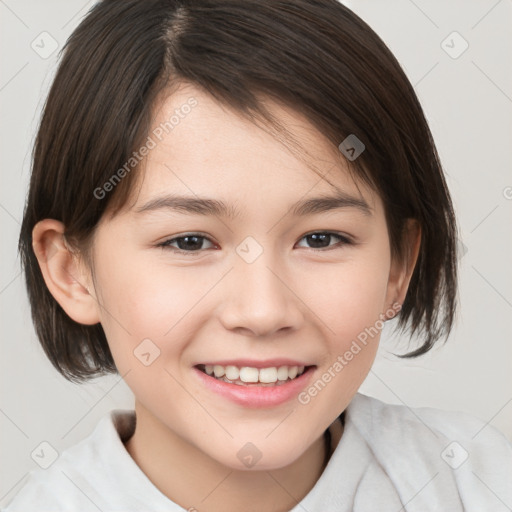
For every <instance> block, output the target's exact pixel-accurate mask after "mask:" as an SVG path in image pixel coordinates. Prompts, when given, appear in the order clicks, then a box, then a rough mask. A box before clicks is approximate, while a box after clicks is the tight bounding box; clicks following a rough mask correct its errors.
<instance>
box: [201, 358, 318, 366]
mask: <svg viewBox="0 0 512 512" xmlns="http://www.w3.org/2000/svg"><path fill="white" fill-rule="evenodd" d="M199 365H212V366H215V365H219V366H236V367H238V368H243V367H244V366H246V367H247V366H248V367H250V368H272V367H274V366H275V367H279V366H304V367H306V366H313V365H311V364H308V363H304V362H301V361H296V360H294V359H287V358H276V359H265V360H263V361H256V360H254V359H223V360H222V361H205V362H203V363H199V364H197V365H195V366H199Z"/></svg>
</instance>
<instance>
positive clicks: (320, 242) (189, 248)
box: [157, 231, 352, 256]
mask: <svg viewBox="0 0 512 512" xmlns="http://www.w3.org/2000/svg"><path fill="white" fill-rule="evenodd" d="M333 239H338V240H339V242H338V243H337V244H334V245H332V244H331V243H330V242H332V241H333ZM300 240H307V242H308V243H309V244H312V247H309V248H310V249H313V250H316V251H325V250H332V249H336V248H341V247H342V246H344V245H351V244H352V241H351V240H350V239H349V238H348V237H346V236H343V235H340V234H338V233H333V232H331V231H315V232H313V233H309V234H307V235H304V236H303V237H302V238H301V239H300ZM204 241H207V242H209V243H210V244H212V246H213V245H214V244H213V243H212V242H211V240H210V239H209V238H208V237H206V236H204V235H201V234H200V233H190V234H187V235H183V236H178V237H175V238H170V239H169V240H165V241H163V242H161V243H159V244H157V247H162V248H163V249H171V250H172V251H174V252H177V253H179V254H185V255H187V256H193V255H196V254H199V253H200V252H201V251H202V250H204V247H203V242H204ZM173 244H176V245H177V247H176V246H175V245H173Z"/></svg>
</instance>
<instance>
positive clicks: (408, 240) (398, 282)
mask: <svg viewBox="0 0 512 512" xmlns="http://www.w3.org/2000/svg"><path fill="white" fill-rule="evenodd" d="M403 237H404V259H403V261H398V260H396V259H394V260H393V261H392V262H391V268H390V272H389V280H388V287H387V293H386V305H387V307H392V306H393V305H394V304H396V303H398V304H399V305H400V306H401V305H402V304H403V303H404V300H405V296H406V294H407V290H408V288H409V283H410V281H411V277H412V274H413V272H414V268H415V266H416V261H417V260H418V254H419V251H420V245H421V227H420V225H419V223H418V221H417V220H416V219H406V223H405V226H404V234H403ZM393 309H394V308H393Z"/></svg>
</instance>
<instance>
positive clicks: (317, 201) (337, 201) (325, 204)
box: [135, 191, 373, 220]
mask: <svg viewBox="0 0 512 512" xmlns="http://www.w3.org/2000/svg"><path fill="white" fill-rule="evenodd" d="M346 208H354V209H356V210H358V211H360V212H361V213H362V214H364V215H365V216H372V212H373V209H372V208H371V207H370V206H369V205H368V203H367V202H366V201H365V200H364V199H360V198H357V197H353V196H351V195H349V194H346V193H345V192H342V191H338V192H337V193H336V194H335V195H325V196H319V197H313V198H309V199H304V200H301V201H298V202H297V203H295V204H294V205H292V207H291V208H290V212H291V214H292V215H293V216H296V217H303V216H306V215H313V214H315V213H322V212H328V211H332V210H339V209H346ZM157 210H171V211H176V212H179V213H185V214H192V215H194V214H195V215H205V216H207V215H211V216H214V217H224V218H229V219H232V220H234V219H236V218H237V217H239V216H240V211H239V210H237V209H236V208H235V207H234V205H231V204H226V203H224V202H223V201H219V200H217V199H210V198H207V197H197V196H196V197H193V196H177V195H166V196H162V197H157V198H154V199H151V200H150V201H148V202H147V203H145V204H144V205H142V206H139V207H138V208H136V209H135V212H136V213H146V212H153V211H157Z"/></svg>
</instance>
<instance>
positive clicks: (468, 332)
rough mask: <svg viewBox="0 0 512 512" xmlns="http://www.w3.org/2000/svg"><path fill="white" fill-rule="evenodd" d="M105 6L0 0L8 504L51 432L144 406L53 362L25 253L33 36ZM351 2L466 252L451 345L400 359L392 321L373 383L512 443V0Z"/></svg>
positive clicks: (65, 29) (43, 89)
mask: <svg viewBox="0 0 512 512" xmlns="http://www.w3.org/2000/svg"><path fill="white" fill-rule="evenodd" d="M93 3H94V2H87V3H85V2H83V1H82V0H66V1H64V0H52V1H45V2H41V1H36V0H31V1H28V0H23V1H14V0H0V17H1V35H0V37H1V41H0V48H1V59H2V65H1V76H0V109H1V119H2V123H1V128H0V129H1V133H0V141H1V145H2V151H1V173H2V175H1V191H0V225H1V230H2V238H1V246H0V247H1V249H0V250H1V265H0V306H1V321H2V323H1V333H2V344H1V368H0V378H1V385H2V387H1V390H2V392H1V402H0V404H1V405H0V428H1V432H2V443H1V454H0V457H1V461H2V464H1V466H2V467H1V473H0V503H5V502H6V501H7V500H8V499H9V498H10V497H11V496H12V495H13V494H14V493H15V492H16V491H17V490H18V489H19V488H20V486H21V485H22V484H23V483H24V481H25V477H26V474H27V472H28V471H29V470H30V469H32V468H34V467H36V465H35V464H36V463H35V462H34V460H33V459H32V458H31V453H32V452H33V451H34V450H35V449H36V448H37V447H38V446H39V445H40V443H41V442H43V441H47V442H48V443H50V444H51V445H52V446H53V447H54V448H55V450H57V452H59V453H60V452H62V450H64V449H65V448H67V447H68V446H70V445H73V444H75V443H76V442H78V441H79V440H80V439H82V438H83V437H85V436H86V435H87V434H88V433H89V432H90V431H91V430H92V429H93V428H94V426H95V425H96V423H97V421H98V419H99V418H100V417H101V416H103V415H104V414H106V413H107V412H108V411H109V410H111V409H114V408H132V407H133V398H132V395H131V392H130V390H129V389H128V388H127V386H126V385H125V384H124V381H122V380H121V379H120V377H118V376H112V377H108V378H102V379H99V380H97V381H96V382H93V383H90V384H87V385H82V386H77V385H73V384H71V383H69V382H67V381H65V380H64V379H63V378H62V377H60V376H59V375H58V374H57V372H56V371H55V370H54V369H53V367H52V366H51V365H50V363H49V362H48V361H47V360H46V358H45V356H44V354H43V352H42V349H41V348H40V347H39V345H38V342H37V340H36V337H35V334H34V330H33V327H32V324H31V319H30V313H29V306H28V301H27V298H26V294H25V290H24V283H23V280H22V276H21V275H20V268H19V259H18V258H17V254H16V247H17V239H18V233H19V227H20V222H21V218H22V211H23V204H24V198H25V193H26V190H27V185H28V179H29V167H30V151H31V148H32V144H33V140H34V134H35V131H36V128H37V123H38V120H39V115H40V109H41V107H42V104H43V101H44V98H45V96H46V93H47V90H48V87H49V85H50V82H51V78H52V76H53V73H54V72H55V68H56V56H57V52H54V53H53V54H52V55H51V56H49V57H48V58H46V59H43V58H41V56H40V55H38V53H36V52H35V51H34V50H33V49H32V48H31V43H32V41H34V40H35V41H36V42H37V41H40V34H41V33H42V32H44V31H46V32H48V33H49V34H51V36H52V37H53V38H54V39H55V40H56V41H57V43H58V47H59V49H60V48H61V46H62V44H63V43H64V42H65V40H66V38H67V37H68V36H69V34H70V33H71V31H72V30H73V29H74V28H75V27H76V26H77V24H78V23H79V21H80V19H81V18H82V16H83V15H84V14H85V12H86V11H87V10H88V8H89V7H90V6H92V5H93ZM345 3H346V4H347V5H349V6H350V7H351V8H352V9H353V10H354V11H355V12H356V13H357V14H359V15H360V16H361V17H362V18H363V19H364V20H365V21H367V22H368V23H369V25H370V26H371V27H373V28H374V30H375V31H376V32H377V33H378V34H379V35H380V36H381V37H382V38H383V40H384V41H385V42H386V43H387V44H388V46H389V47H390V48H391V50H392V51H393V52H394V53H395V55H396V56H397V58H398V60H399V62H400V63H401V64H402V66H403V67H404V70H405V72H406V74H407V75H408V77H409V79H410V80H411V82H412V84H413V85H414V86H415V89H416V92H417V94H418V96H419V98H420V101H421V103H422V105H423V107H424V110H425V113H426V115H427V118H428V120H429V123H430V126H431V129H432V132H433V134H434V138H435V140H436V143H437V147H438V150H439V152H440V156H441V159H442V162H443V164H444V167H445V170H446V173H447V180H448V184H449V187H450V191H451V193H452V195H453V199H454V203H455V208H456V212H457V216H458V220H459V224H460V229H461V240H460V242H461V243H462V244H463V246H464V247H465V250H467V252H466V253H465V254H464V255H463V257H462V258H461V261H460V297H461V313H460V316H459V319H458V323H457V325H456V327H455V329H454V331H453V333H452V335H451V336H450V339H449V341H448V343H447V344H446V345H445V346H443V347H439V348H438V349H436V350H433V351H432V352H431V353H429V354H428V355H426V356H423V357H421V358H420V359H416V360H408V361H407V360H406V361H398V360H396V358H394V357H393V356H392V355H391V354H390V350H393V349H395V350H396V349H397V347H398V345H394V344H392V343H390V342H389V336H388V333H387V330H386V329H385V330H384V333H383V337H382V343H381V349H380V351H379V355H378V359H377V361H376V363H375V365H374V367H373V369H372V371H371V373H370V375H369V377H368V379H367V380H366V381H365V383H364V384H363V386H362V388H361V391H362V392H364V393H367V394H370V395H373V396H376V397H377V398H380V399H382V400H384V401H387V402H391V403H397V404H400V403H401V404H406V405H407V406H409V407H418V406H430V407H438V408H442V409H451V410H460V411H466V412H468V413H471V414H473V415H475V416H478V417H480V418H481V419H483V420H484V421H485V422H488V424H490V425H493V426H495V427H497V428H498V429H500V430H501V431H502V432H503V433H504V434H505V435H506V436H507V437H508V438H509V439H511V440H512V327H511V322H510V319H511V318H512V314H511V313H512V271H511V265H510V262H511V261H512V236H511V220H512V217H511V210H512V173H511V171H510V169H511V167H510V166H511V163H512V162H511V161H512V156H511V149H510V147H511V141H512V117H511V112H512V68H511V66H510V62H512V48H511V40H512V38H511V36H510V26H511V19H512V2H511V0H500V1H496V0H478V1H476V0H474V1H471V2H468V1H462V0H461V1H448V2H447V1H444V0H443V1H441V0H437V1H427V0H421V1H420V0H415V1H412V0H396V1H390V0H387V1H383V0H368V1H346V2H345ZM453 31H457V32H458V33H459V34H460V36H462V38H464V40H466V41H467V42H468V44H469V47H468V49H467V50H466V51H465V52H464V53H462V54H461V55H460V56H459V57H458V58H452V57H451V56H450V55H448V53H446V51H445V49H443V46H442V42H443V41H444V40H445V39H446V38H447V36H449V35H450V34H451V33H452V32H453ZM42 37H47V36H42ZM457 37H458V36H455V39H454V38H453V36H452V37H451V38H449V39H448V40H447V41H446V42H445V43H444V46H445V48H446V46H448V47H450V46H451V47H452V48H451V49H449V48H446V49H449V51H451V52H452V54H453V53H454V52H458V50H460V49H461V48H462V46H461V44H463V42H462V40H461V39H460V38H459V39H457ZM46 41H47V43H46V45H45V48H47V49H48V48H49V46H48V44H49V40H48V39H46ZM39 44H40V46H41V43H39ZM507 62H508V63H509V64H508V65H507V64H506V63H507ZM475 434H477V433H475Z"/></svg>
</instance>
